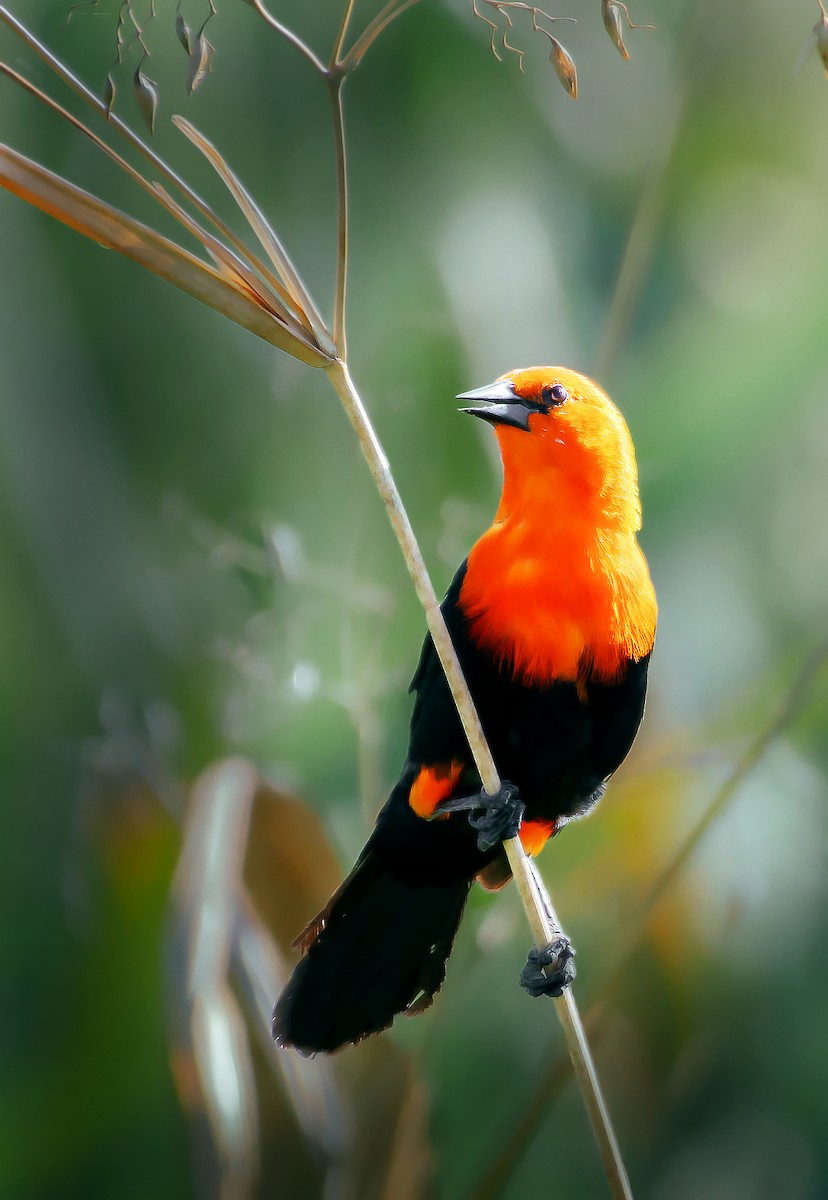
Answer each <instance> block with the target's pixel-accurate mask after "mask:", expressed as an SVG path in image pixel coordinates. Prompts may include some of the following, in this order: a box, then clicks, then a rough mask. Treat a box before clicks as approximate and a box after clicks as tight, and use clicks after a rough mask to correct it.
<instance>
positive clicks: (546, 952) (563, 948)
mask: <svg viewBox="0 0 828 1200" xmlns="http://www.w3.org/2000/svg"><path fill="white" fill-rule="evenodd" d="M574 955H575V951H574V950H573V949H572V945H571V943H570V941H569V938H568V937H564V935H563V934H561V935H560V936H559V937H556V938H555V940H554V941H553V942H550V943H549V945H548V946H544V947H543V949H542V950H538V948H537V946H533V947H532V949H531V950H530V951H529V956H528V958H527V960H526V966H525V967H524V968H523V970H522V971H521V973H520V986H521V987H522V988H523V990H524V991H525V992H528V993H529V995H530V996H562V995H563V993H564V989H565V988H567V987H569V985H570V984H571V983H572V981H573V979H574V978H575V963H574V962H573V961H572V960H573V957H574ZM544 968H546V970H545V971H544Z"/></svg>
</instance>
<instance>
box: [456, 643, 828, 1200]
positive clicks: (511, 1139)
mask: <svg viewBox="0 0 828 1200" xmlns="http://www.w3.org/2000/svg"><path fill="white" fill-rule="evenodd" d="M826 663H828V639H824V640H823V641H821V642H819V643H818V644H817V645H816V646H815V647H814V648H813V650H811V651H810V652H809V653H808V655H807V656H806V658H805V661H804V663H803V664H802V666H801V667H800V669H799V671H798V672H797V674H796V677H795V678H794V681H793V683H792V684H791V686H790V687H789V688H788V690H787V692H786V693H785V695H784V697H783V699H782V702H781V704H780V705H779V707H778V708H777V709H776V711H775V712H774V713H773V715H772V716H771V718H770V720H769V721H768V722H767V723H766V724H765V725H763V727H762V728H761V729H760V730H759V732H758V733H757V734H756V736H755V738H754V739H753V741H752V742H751V743H750V745H749V746H748V747H747V749H746V750H745V752H744V754H743V755H742V757H741V758H740V759H739V760H738V762H737V763H736V764H735V765H734V767H733V769H732V771H731V772H730V774H729V775H728V777H727V778H726V779H725V781H724V782H723V783H722V785H721V787H719V788H718V789H717V791H716V792H715V794H714V795H713V797H712V799H711V801H710V803H709V804H708V806H707V808H706V809H705V810H704V812H703V813H702V815H701V816H700V818H699V820H698V821H697V822H696V824H695V825H694V826H693V828H692V829H691V830H690V832H689V833H688V834H687V836H686V837H685V839H684V840H683V841H682V843H681V845H680V846H679V847H678V849H677V850H676V852H675V854H674V855H673V857H672V859H671V860H670V862H669V863H668V864H667V865H666V866H665V867H664V869H663V870H662V872H661V874H660V875H659V876H658V878H657V879H656V881H655V883H654V884H653V885H652V887H651V888H650V890H649V892H648V893H647V897H646V899H645V901H644V902H643V904H642V906H641V909H640V911H639V914H638V917H637V919H636V921H635V923H634V925H633V929H632V932H631V933H630V935H629V937H628V938H627V940H626V942H625V943H624V947H623V949H622V951H621V953H620V954H619V955H618V957H617V959H616V963H615V966H614V967H613V969H612V970H611V971H610V973H609V974H608V975H607V976H606V977H605V978H604V980H603V982H602V983H601V984H600V985H599V986H598V988H597V990H596V991H595V993H594V994H593V996H591V997H590V1003H589V1007H588V1009H587V1011H586V1015H585V1017H584V1023H585V1025H586V1027H587V1028H588V1029H589V1031H590V1035H591V1036H593V1037H594V1036H596V1035H597V1034H600V1029H601V1021H600V1018H601V1016H602V1013H603V1011H604V1005H605V1003H606V1001H607V1000H608V999H609V997H610V996H611V995H612V994H613V992H614V991H615V989H616V988H617V987H618V985H619V983H620V982H621V979H622V978H623V975H624V972H625V970H626V968H627V965H628V964H629V961H630V958H631V957H632V955H633V954H634V953H635V951H636V950H637V948H638V946H639V945H640V943H641V942H642V941H643V940H644V936H645V934H646V932H647V927H648V925H649V922H650V918H651V917H652V915H653V913H654V911H655V909H656V908H657V907H658V904H659V902H660V901H661V899H662V898H663V896H664V895H665V894H666V892H668V891H669V889H670V888H671V887H672V886H673V884H674V883H675V881H676V879H677V878H678V876H679V875H680V874H681V872H682V870H683V869H684V867H685V866H686V865H687V862H688V860H689V859H690V857H691V855H692V854H693V851H694V850H695V849H696V848H697V846H698V845H699V843H700V842H701V840H702V839H703V837H704V835H705V833H707V831H708V829H709V828H710V826H711V824H712V823H713V821H714V820H715V818H716V817H717V816H718V815H719V814H720V813H721V812H722V811H723V810H724V809H725V808H726V807H727V805H728V804H729V803H730V801H731V800H732V799H733V797H734V795H735V794H736V793H737V791H738V790H739V788H740V787H741V786H742V784H743V783H744V782H745V780H746V779H747V778H748V776H749V775H750V774H751V773H752V771H753V770H754V769H755V768H756V767H757V766H758V765H759V763H760V762H761V761H762V759H763V758H764V756H765V754H766V752H767V750H768V749H769V748H770V746H771V745H772V744H773V742H774V741H775V740H776V739H777V738H778V737H779V736H780V734H782V733H783V732H784V731H785V729H787V728H788V726H789V725H790V724H791V722H792V721H793V720H794V719H795V718H796V716H797V715H798V714H799V713H800V712H801V711H802V709H803V708H804V707H805V705H806V704H807V702H808V700H809V698H810V695H811V689H812V687H813V685H814V683H815V681H816V679H817V676H818V675H819V673H820V672H821V671H822V670H824V668H825V666H826ZM565 1061H566V1060H565V1059H564V1057H563V1055H560V1056H558V1058H556V1059H553V1060H552V1061H551V1062H550V1063H549V1065H548V1066H547V1067H546V1068H545V1069H544V1071H543V1073H542V1075H541V1077H540V1079H539V1080H538V1081H537V1083H536V1084H535V1088H534V1091H533V1092H532V1094H531V1095H530V1097H529V1099H528V1101H527V1103H526V1106H525V1108H524V1110H523V1112H521V1113H520V1115H519V1117H518V1119H517V1123H516V1124H515V1126H514V1128H513V1129H512V1131H511V1133H510V1134H509V1135H508V1136H507V1137H506V1138H505V1139H504V1140H503V1141H502V1143H501V1145H500V1147H499V1149H498V1153H497V1156H496V1158H495V1159H494V1161H492V1162H490V1163H487V1164H486V1165H485V1167H484V1170H483V1171H482V1172H481V1175H480V1178H479V1181H478V1183H477V1185H476V1186H475V1187H473V1188H472V1191H471V1193H470V1200H498V1197H500V1196H501V1195H502V1194H503V1190H504V1189H505V1187H506V1184H507V1183H508V1181H509V1179H510V1177H511V1175H512V1172H513V1171H514V1169H515V1167H516V1166H517V1164H518V1163H519V1162H520V1161H521V1158H522V1157H523V1154H524V1153H525V1151H526V1148H527V1146H528V1145H529V1143H530V1142H531V1140H532V1138H533V1137H534V1136H535V1133H536V1132H537V1130H538V1127H539V1125H540V1123H541V1121H542V1120H543V1118H544V1117H545V1115H546V1113H547V1111H548V1109H549V1105H550V1104H551V1103H552V1101H553V1100H554V1099H555V1097H556V1096H557V1095H558V1094H559V1092H560V1091H561V1089H562V1088H563V1086H564V1084H565V1082H566V1073H565V1071H564V1064H565Z"/></svg>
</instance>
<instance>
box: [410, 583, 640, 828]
mask: <svg viewBox="0 0 828 1200" xmlns="http://www.w3.org/2000/svg"><path fill="white" fill-rule="evenodd" d="M464 574H465V564H463V566H462V567H461V568H460V570H459V571H458V573H457V575H456V576H455V578H454V580H453V581H452V585H451V587H450V588H449V591H448V594H447V596H446V599H445V600H444V602H443V606H442V607H443V614H444V616H445V617H446V622H447V624H448V627H449V632H450V633H451V636H452V640H453V642H454V645H455V647H456V649H457V653H458V656H459V658H460V663H461V665H462V667H463V672H464V674H465V676H466V679H467V682H468V684H469V687H470V689H471V693H472V696H473V697H474V700H475V703H476V705H477V709H478V712H479V713H480V719H481V721H482V723H483V729H484V732H485V733H486V737H487V739H488V741H489V745H490V747H491V750H492V754H493V755H494V759H495V762H496V764H497V767H498V770H499V771H500V774H501V776H502V777H503V778H504V779H508V780H511V782H512V783H515V784H516V785H517V786H518V788H519V789H520V793H521V797H522V799H523V801H524V803H525V804H526V816H527V818H529V819H533V820H537V819H545V820H556V819H559V818H562V817H569V816H572V815H574V814H575V813H578V812H583V811H585V809H586V808H588V807H589V806H590V804H592V803H594V801H595V800H596V799H597V798H598V796H599V795H600V794H601V791H602V789H603V785H604V783H605V781H606V779H607V778H608V777H609V776H610V775H611V774H612V773H613V771H615V770H616V768H617V767H618V766H619V765H620V764H621V763H622V762H623V760H624V758H625V757H626V755H627V752H628V751H629V749H630V746H631V745H632V743H633V739H634V738H635V735H636V732H637V730H638V726H639V724H640V722H641V717H642V714H643V711H644V698H645V694H646V690H647V668H648V663H649V656H648V657H647V658H642V659H640V660H639V661H637V662H634V661H632V660H630V662H629V663H628V665H627V667H626V670H625V671H624V672H623V673H622V675H621V677H620V678H619V679H618V680H617V681H616V682H614V683H612V684H602V683H588V684H587V685H586V688H585V689H582V691H581V695H579V693H578V688H577V687H576V685H575V684H574V683H566V682H554V683H552V684H551V685H550V686H549V687H536V686H526V685H524V684H521V683H518V682H516V681H515V680H514V679H512V678H510V676H509V675H508V673H507V672H506V671H505V670H503V669H502V668H501V667H498V665H497V663H496V662H495V661H494V660H493V659H492V658H491V657H490V656H489V655H488V654H487V653H486V652H485V651H483V650H482V649H481V648H480V647H478V646H477V645H476V643H474V642H473V641H472V639H471V636H470V634H469V630H468V624H467V621H466V619H465V617H464V615H463V613H462V611H461V610H460V607H459V594H460V587H461V585H462V581H463V576H464ZM411 686H412V690H414V691H416V693H417V699H416V702H415V705H414V713H413V716H412V720H411V743H410V749H409V762H411V763H437V762H448V761H451V760H452V759H455V760H456V759H460V760H462V761H464V762H470V754H469V748H468V743H467V741H466V738H465V734H464V733H463V729H462V726H461V724H460V720H459V718H458V716H457V711H456V709H455V707H454V702H453V700H452V698H451V693H450V692H449V689H448V685H447V683H446V680H445V676H444V674H443V670H442V667H441V666H440V663H439V660H438V659H437V655H436V652H435V650H434V647H433V644H432V642H431V638H430V637H429V638H427V639H426V642H425V645H424V647H423V653H422V656H421V659H420V664H419V667H418V668H417V673H416V675H415V676H414V680H413V682H412V685H411Z"/></svg>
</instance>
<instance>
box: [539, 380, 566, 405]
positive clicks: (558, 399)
mask: <svg viewBox="0 0 828 1200" xmlns="http://www.w3.org/2000/svg"><path fill="white" fill-rule="evenodd" d="M541 396H542V397H543V399H544V401H545V402H546V403H547V404H549V405H553V404H563V403H564V401H565V400H568V399H569V392H568V391H567V390H566V388H565V387H564V385H563V384H562V383H553V384H552V386H551V387H545V388H544V389H543V391H542V392H541Z"/></svg>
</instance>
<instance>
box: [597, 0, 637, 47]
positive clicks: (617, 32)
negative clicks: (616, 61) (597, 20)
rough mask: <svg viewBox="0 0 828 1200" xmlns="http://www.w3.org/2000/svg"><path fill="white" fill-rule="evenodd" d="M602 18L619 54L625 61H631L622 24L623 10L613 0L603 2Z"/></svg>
mask: <svg viewBox="0 0 828 1200" xmlns="http://www.w3.org/2000/svg"><path fill="white" fill-rule="evenodd" d="M601 18H602V20H603V22H604V28H605V29H606V31H607V33H608V34H609V35H610V40H611V41H612V44H613V46H615V48H616V49H617V51H618V53H619V54H620V55H621V57H622V58H624V59H629V57H630V52H629V50H628V49H627V47H626V46H625V45H624V29H623V26H622V24H621V9H620V8H619V7H618V5H617V4H613V3H612V0H601Z"/></svg>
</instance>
